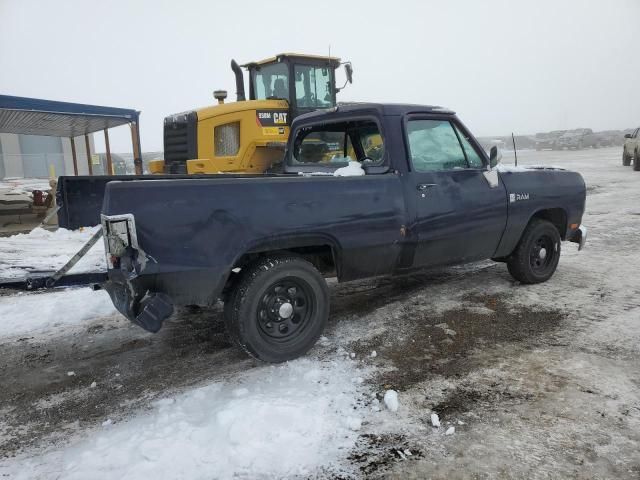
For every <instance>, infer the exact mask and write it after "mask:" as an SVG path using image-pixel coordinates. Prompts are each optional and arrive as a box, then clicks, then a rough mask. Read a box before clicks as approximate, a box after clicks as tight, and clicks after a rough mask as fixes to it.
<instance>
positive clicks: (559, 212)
mask: <svg viewBox="0 0 640 480" xmlns="http://www.w3.org/2000/svg"><path fill="white" fill-rule="evenodd" d="M531 218H532V219H533V218H540V219H542V220H548V221H549V222H551V223H553V225H554V226H555V227H556V229H557V230H558V233H559V234H560V238H561V239H562V240H566V236H567V214H566V212H565V211H564V210H563V209H562V208H548V209H546V210H539V211H537V212H536V213H534V214H533V216H532V217H531Z"/></svg>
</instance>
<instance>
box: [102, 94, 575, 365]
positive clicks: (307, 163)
mask: <svg viewBox="0 0 640 480" xmlns="http://www.w3.org/2000/svg"><path fill="white" fill-rule="evenodd" d="M291 128H292V130H291V135H290V137H289V141H288V145H287V149H286V153H285V158H284V161H283V164H282V166H281V169H280V172H279V173H273V174H268V175H261V176H230V175H216V176H210V177H208V178H191V179H190V178H180V179H157V180H134V181H126V182H125V181H114V182H110V183H108V184H107V186H106V190H105V197H104V204H103V209H102V226H103V232H104V241H105V248H106V253H107V261H108V278H109V280H108V281H107V282H106V283H105V284H104V288H105V289H106V290H107V291H108V292H109V294H110V296H111V298H112V300H113V302H114V304H115V305H116V307H117V308H118V310H119V311H120V312H122V313H123V314H124V315H125V316H126V317H127V318H129V319H130V320H131V321H133V322H134V323H136V324H138V325H140V326H141V327H143V328H145V329H147V330H149V331H157V330H158V329H159V328H160V327H161V325H162V322H163V320H164V319H165V318H167V317H168V316H170V315H171V314H172V312H173V307H174V305H211V304H213V303H215V302H217V301H218V300H220V299H222V300H223V301H224V302H225V314H224V317H225V321H226V323H227V327H228V330H229V333H230V334H231V336H232V337H233V338H234V339H235V340H236V341H237V343H238V344H239V345H240V346H242V347H243V348H244V349H245V350H246V351H247V352H248V353H250V354H251V355H253V356H255V357H257V358H260V359H262V360H265V361H269V362H280V361H285V360H288V359H292V358H295V357H297V356H299V355H302V354H304V353H305V352H306V351H307V350H309V348H311V347H312V346H313V345H314V343H315V342H316V340H317V339H318V337H319V336H320V335H321V332H322V331H323V329H324V327H325V325H326V323H327V318H328V315H329V293H328V289H327V285H326V282H325V277H331V276H336V277H337V279H338V280H339V281H341V282H344V281H349V280H354V279H360V278H366V277H374V276H380V275H399V274H403V273H407V272H411V271H414V270H416V269H421V268H425V267H434V266H438V265H451V264H459V263H465V262H473V261H477V260H482V259H493V260H496V261H500V262H505V263H506V264H507V267H508V269H509V272H510V273H511V275H513V277H514V278H515V279H516V280H518V281H520V282H522V283H538V282H544V281H546V280H548V279H549V278H550V277H551V276H552V275H553V273H554V271H555V269H556V266H557V265H558V260H559V257H560V245H561V241H563V240H568V241H572V242H576V243H579V244H580V248H581V247H582V246H583V245H584V242H585V240H586V229H585V228H584V227H582V225H581V221H582V215H583V212H584V208H585V184H584V181H583V179H582V177H581V176H580V175H579V174H578V173H574V172H570V171H566V170H562V169H555V168H544V167H538V168H536V167H533V168H522V167H520V168H507V167H503V166H501V165H496V164H497V163H498V160H499V159H498V158H497V156H498V152H497V150H495V149H494V150H492V152H491V155H490V156H489V157H487V155H486V154H485V152H484V151H483V150H482V149H481V147H480V145H479V144H478V142H477V141H476V140H475V138H474V137H473V136H472V135H471V133H470V132H469V131H468V130H467V129H466V128H465V126H464V125H463V124H462V122H460V120H458V118H457V117H456V115H455V114H454V113H453V112H451V111H448V110H446V109H443V108H440V107H429V106H420V105H387V104H384V105H382V104H345V105H339V106H338V107H336V108H334V109H332V110H330V111H326V110H325V111H319V112H315V113H311V114H307V115H303V116H300V117H299V118H297V119H296V120H295V121H294V123H293V125H292V127H291ZM356 162H357V163H356ZM345 167H346V168H345ZM337 170H338V172H337V173H342V174H344V175H346V176H336V175H334V172H336V171H337Z"/></svg>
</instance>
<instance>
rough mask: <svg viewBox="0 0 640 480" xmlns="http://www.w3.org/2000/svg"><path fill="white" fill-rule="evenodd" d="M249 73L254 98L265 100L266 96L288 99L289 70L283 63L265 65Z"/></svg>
mask: <svg viewBox="0 0 640 480" xmlns="http://www.w3.org/2000/svg"><path fill="white" fill-rule="evenodd" d="M251 73H252V75H251V76H252V81H253V85H254V88H255V94H256V100H266V99H267V98H281V99H283V100H287V101H288V100H290V98H289V72H288V68H287V65H286V64H285V63H273V64H271V65H265V66H263V67H261V68H260V69H255V70H253V71H252V72H251Z"/></svg>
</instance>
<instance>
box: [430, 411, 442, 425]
mask: <svg viewBox="0 0 640 480" xmlns="http://www.w3.org/2000/svg"><path fill="white" fill-rule="evenodd" d="M431 425H433V426H434V427H436V428H440V417H439V416H438V414H437V413H432V414H431Z"/></svg>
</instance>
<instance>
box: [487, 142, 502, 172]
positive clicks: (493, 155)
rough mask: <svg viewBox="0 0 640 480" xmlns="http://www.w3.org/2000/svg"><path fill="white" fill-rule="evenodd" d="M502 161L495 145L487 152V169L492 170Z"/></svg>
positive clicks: (500, 153)
mask: <svg viewBox="0 0 640 480" xmlns="http://www.w3.org/2000/svg"><path fill="white" fill-rule="evenodd" d="M501 160H502V152H501V151H500V150H499V149H498V147H497V146H496V145H494V146H493V147H491V150H490V151H489V167H491V168H493V167H495V166H496V165H498V164H499V163H500V161H501Z"/></svg>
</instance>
